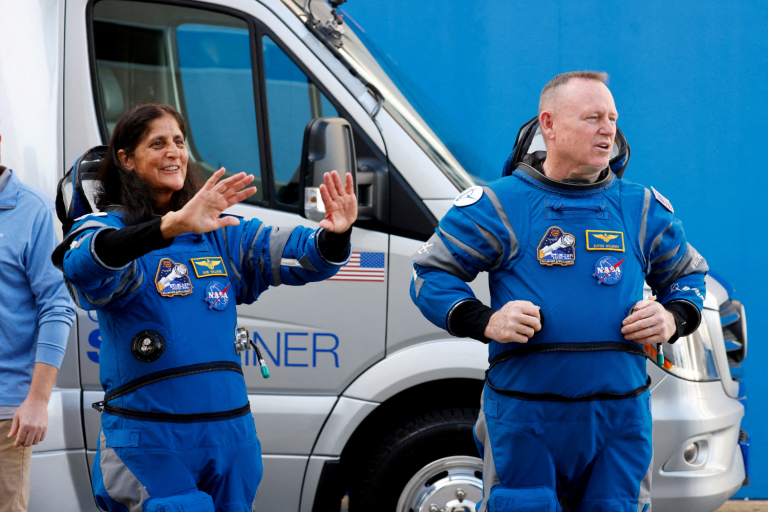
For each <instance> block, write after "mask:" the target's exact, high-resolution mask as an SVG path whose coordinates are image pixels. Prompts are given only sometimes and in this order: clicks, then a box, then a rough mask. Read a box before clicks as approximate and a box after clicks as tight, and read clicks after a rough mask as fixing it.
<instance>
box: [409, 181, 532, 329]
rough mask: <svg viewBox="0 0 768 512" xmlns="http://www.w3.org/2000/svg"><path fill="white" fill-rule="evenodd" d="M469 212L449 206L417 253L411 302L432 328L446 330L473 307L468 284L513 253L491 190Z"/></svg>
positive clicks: (508, 230)
mask: <svg viewBox="0 0 768 512" xmlns="http://www.w3.org/2000/svg"><path fill="white" fill-rule="evenodd" d="M482 188H483V192H484V193H483V196H482V197H481V198H480V199H479V200H478V201H477V202H475V203H474V204H471V205H468V206H461V207H458V206H453V207H452V208H451V209H450V210H449V211H448V213H447V214H446V215H445V217H443V219H442V220H441V221H440V224H439V226H438V228H437V229H436V230H435V234H434V235H432V237H431V238H430V239H429V240H428V241H427V242H426V243H425V244H424V246H423V247H422V248H421V249H419V250H418V252H416V253H415V254H414V255H413V257H412V259H413V262H414V266H413V268H414V276H413V279H412V280H411V299H412V300H413V302H414V303H415V304H416V306H417V307H418V308H419V309H420V310H421V312H422V314H423V315H424V316H425V317H426V318H427V319H428V320H429V321H430V322H432V323H433V324H435V325H436V326H438V327H440V328H442V329H445V330H447V331H448V332H449V333H450V334H452V335H457V334H458V333H456V332H454V331H453V329H451V315H452V313H454V312H455V311H456V307H457V306H458V305H459V304H462V303H464V302H467V301H478V299H477V298H476V297H475V294H474V293H473V292H472V289H471V288H470V287H469V285H468V284H467V283H469V282H471V281H473V280H474V279H475V277H477V274H478V273H480V272H487V271H492V270H495V269H497V268H499V267H500V266H502V265H503V264H505V263H506V262H508V261H510V260H511V259H512V258H513V257H514V255H515V254H516V253H517V249H518V242H517V237H516V235H515V233H514V231H513V229H512V227H511V226H510V224H509V220H508V218H507V215H506V213H505V212H504V210H503V208H502V206H501V203H500V202H499V201H498V198H497V197H496V195H495V193H494V192H493V190H492V189H491V188H490V187H482Z"/></svg>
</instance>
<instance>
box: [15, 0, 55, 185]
mask: <svg viewBox="0 0 768 512" xmlns="http://www.w3.org/2000/svg"><path fill="white" fill-rule="evenodd" d="M0 34H2V37H0V56H2V57H0V95H3V96H5V99H0V133H2V135H3V136H4V137H3V143H2V162H3V165H4V166H6V167H10V168H11V169H13V170H14V172H16V173H18V176H19V178H21V180H22V181H23V182H24V183H27V184H29V185H32V186H33V187H37V188H39V189H41V190H42V191H43V192H45V193H46V194H47V195H48V196H49V197H51V198H53V197H54V196H55V194H56V183H57V182H58V180H59V178H60V176H59V172H60V170H61V169H60V167H59V166H60V163H61V158H62V143H63V132H62V131H61V129H60V127H61V123H62V116H63V92H62V91H63V83H62V75H63V71H64V59H63V57H64V44H63V43H64V2H61V1H47V0H29V1H24V2H14V1H4V2H3V5H2V16H0Z"/></svg>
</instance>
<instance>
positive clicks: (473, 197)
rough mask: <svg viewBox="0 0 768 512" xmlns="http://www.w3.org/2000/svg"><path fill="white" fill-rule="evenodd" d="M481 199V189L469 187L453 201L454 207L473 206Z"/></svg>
mask: <svg viewBox="0 0 768 512" xmlns="http://www.w3.org/2000/svg"><path fill="white" fill-rule="evenodd" d="M481 197H483V187H471V188H468V189H467V190H465V191H464V192H462V193H461V194H459V196H458V197H457V198H456V199H454V200H453V204H454V205H455V206H459V207H461V206H469V205H471V204H475V203H476V202H478V201H479V200H480V198H481Z"/></svg>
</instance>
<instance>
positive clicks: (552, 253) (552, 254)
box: [536, 226, 576, 267]
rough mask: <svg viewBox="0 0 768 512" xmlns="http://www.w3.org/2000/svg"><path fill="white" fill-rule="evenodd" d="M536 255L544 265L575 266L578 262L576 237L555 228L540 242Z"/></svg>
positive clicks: (549, 230)
mask: <svg viewBox="0 0 768 512" xmlns="http://www.w3.org/2000/svg"><path fill="white" fill-rule="evenodd" d="M536 255H537V256H538V258H539V263H541V264H542V265H547V266H550V267H551V266H552V265H562V266H567V265H573V264H574V263H575V262H576V237H575V236H573V235H572V234H570V233H565V232H564V231H563V230H562V229H560V228H559V227H557V226H553V227H551V228H549V229H548V230H547V232H546V234H545V235H544V238H542V239H541V242H539V247H538V249H537V250H536Z"/></svg>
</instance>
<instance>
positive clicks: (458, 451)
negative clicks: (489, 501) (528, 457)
mask: <svg viewBox="0 0 768 512" xmlns="http://www.w3.org/2000/svg"><path fill="white" fill-rule="evenodd" d="M479 412H480V409H473V408H458V407H457V408H446V409H439V410H436V411H432V412H429V413H426V414H422V415H420V416H417V417H415V418H412V419H409V420H407V421H405V422H403V423H402V424H401V425H400V426H398V427H397V428H395V429H394V431H392V432H391V433H390V434H389V435H387V436H386V437H384V439H383V440H382V441H381V443H379V445H378V446H377V447H376V448H375V449H374V450H373V452H372V453H371V455H370V456H369V457H367V458H366V460H363V461H362V462H361V463H360V465H359V466H358V470H359V471H358V472H356V473H357V474H358V475H359V476H358V478H357V479H356V480H355V481H354V484H353V486H352V488H351V489H350V496H349V505H350V511H351V512H394V510H395V509H396V507H397V502H398V500H399V499H400V494H401V492H402V491H403V489H404V488H405V486H406V484H407V483H408V481H409V480H410V479H411V477H413V476H414V475H415V474H416V472H418V471H419V470H420V469H421V468H423V467H424V466H426V465H427V464H429V463H430V462H433V461H436V460H438V459H442V458H444V457H451V456H454V455H468V456H472V457H478V456H479V455H478V453H477V447H476V446H475V441H474V438H473V436H472V429H473V427H474V426H475V422H476V421H477V415H478V414H479Z"/></svg>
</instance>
